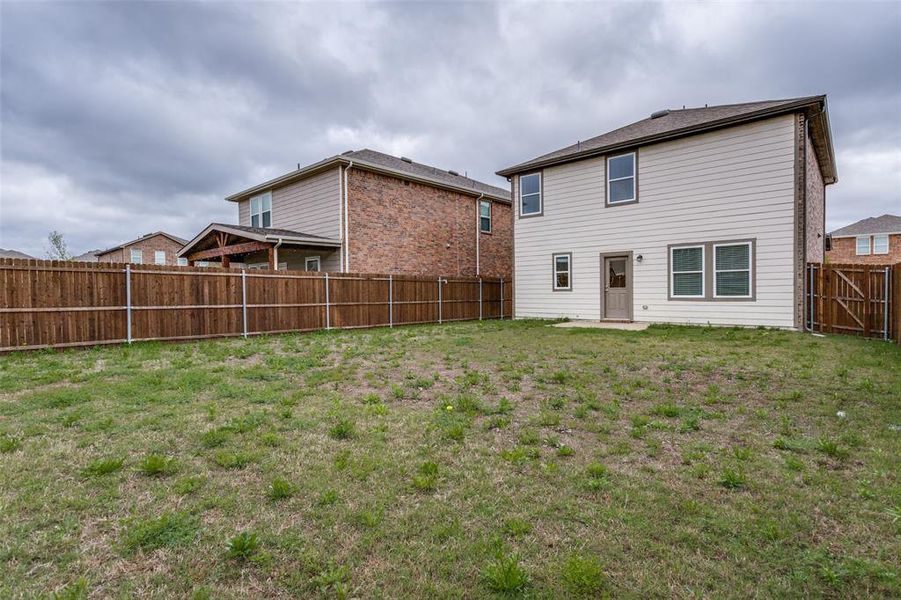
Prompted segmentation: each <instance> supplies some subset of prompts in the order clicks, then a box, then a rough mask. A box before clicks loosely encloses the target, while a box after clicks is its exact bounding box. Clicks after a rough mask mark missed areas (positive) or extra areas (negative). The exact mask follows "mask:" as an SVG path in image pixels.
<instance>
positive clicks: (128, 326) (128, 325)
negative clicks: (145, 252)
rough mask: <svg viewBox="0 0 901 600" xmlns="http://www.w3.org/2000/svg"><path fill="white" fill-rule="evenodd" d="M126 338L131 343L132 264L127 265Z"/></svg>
mask: <svg viewBox="0 0 901 600" xmlns="http://www.w3.org/2000/svg"><path fill="white" fill-rule="evenodd" d="M125 319H126V323H125V338H126V340H127V341H128V343H129V344H130V343H131V263H127V264H126V265H125Z"/></svg>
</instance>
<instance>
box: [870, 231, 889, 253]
mask: <svg viewBox="0 0 901 600" xmlns="http://www.w3.org/2000/svg"><path fill="white" fill-rule="evenodd" d="M873 254H888V234H887V233H877V234H876V235H874V236H873Z"/></svg>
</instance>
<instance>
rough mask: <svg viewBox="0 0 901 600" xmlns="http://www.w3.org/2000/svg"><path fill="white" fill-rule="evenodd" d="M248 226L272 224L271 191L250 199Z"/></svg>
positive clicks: (267, 225) (269, 225)
mask: <svg viewBox="0 0 901 600" xmlns="http://www.w3.org/2000/svg"><path fill="white" fill-rule="evenodd" d="M250 226H251V227H271V226H272V193H271V192H266V193H265V194H260V195H259V196H254V197H253V198H251V199H250Z"/></svg>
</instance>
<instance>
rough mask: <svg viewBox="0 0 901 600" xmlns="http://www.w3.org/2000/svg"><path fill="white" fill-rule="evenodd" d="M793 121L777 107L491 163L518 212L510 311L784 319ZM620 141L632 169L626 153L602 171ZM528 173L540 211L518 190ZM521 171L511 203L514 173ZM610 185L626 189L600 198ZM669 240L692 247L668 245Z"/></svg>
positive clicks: (792, 286) (789, 313)
mask: <svg viewBox="0 0 901 600" xmlns="http://www.w3.org/2000/svg"><path fill="white" fill-rule="evenodd" d="M676 112H678V111H676ZM798 122H799V120H798V118H797V116H796V114H795V112H789V113H786V114H778V115H775V116H771V117H768V118H762V119H759V120H751V121H748V122H743V123H740V124H736V125H734V126H728V127H722V128H716V129H714V130H710V131H706V132H700V133H694V134H692V135H687V136H680V137H675V138H674V139H668V140H666V141H659V142H650V143H644V144H637V145H634V146H631V147H630V146H628V144H627V145H626V146H625V147H621V148H619V149H616V150H613V151H611V152H610V153H608V154H596V155H593V156H589V157H585V158H581V157H579V158H577V159H575V160H571V161H565V160H561V159H557V164H548V165H546V166H538V165H540V163H541V159H536V161H530V163H525V164H524V165H525V166H524V167H523V168H522V169H520V167H514V168H513V169H520V170H519V171H518V172H516V173H513V174H511V173H509V170H507V171H506V172H505V171H501V172H500V173H501V174H505V175H508V176H510V177H511V184H512V188H513V197H514V199H515V202H514V204H515V206H516V211H517V212H516V217H517V218H516V219H515V222H514V280H515V291H514V294H515V298H514V314H515V316H516V317H517V318H529V317H538V318H560V317H568V318H571V319H590V320H603V319H610V320H634V321H637V322H671V323H696V324H706V323H710V324H721V325H748V326H757V325H766V326H776V327H795V326H797V325H798V324H799V316H798V306H799V293H800V292H799V290H798V289H797V288H798V285H797V282H798V279H797V277H796V269H798V268H799V264H800V265H801V266H803V261H804V257H803V250H801V251H800V254H801V255H800V256H799V248H801V247H803V245H804V244H803V240H802V243H801V245H800V246H799V243H798V240H797V239H796V235H795V231H796V226H797V221H796V218H797V214H796V211H797V208H796V207H797V206H798V205H799V204H798V202H799V198H798V195H797V191H798V186H797V185H796V183H797V179H796V175H797V173H796V168H797V164H798V160H797V158H798V157H797V156H796V145H797V133H798V130H797V128H798ZM655 125H656V124H655ZM618 131H619V130H618ZM624 153H627V154H631V153H634V154H635V156H636V159H635V162H636V163H637V168H635V167H631V168H632V169H633V170H632V171H630V170H629V169H630V165H629V163H630V161H631V159H630V158H629V157H628V156H626V157H624V158H623V159H620V162H619V163H617V164H619V165H621V166H619V167H616V166H615V167H614V169H612V170H611V178H610V179H611V180H613V181H608V177H607V165H608V159H610V158H611V157H616V156H622V155H623V154H624ZM552 154H553V153H552ZM535 163H538V165H536V164H535ZM535 173H538V174H539V177H540V203H541V206H540V210H539V209H538V208H537V207H536V205H535V202H536V197H535V196H529V195H528V193H529V192H531V191H534V190H535V181H536V178H535V177H534V174H535ZM530 175H532V177H531V178H530V179H529V180H527V188H526V189H525V190H524V191H525V192H526V194H525V195H526V201H525V204H524V203H523V202H522V201H520V198H521V196H520V179H521V178H523V177H529V176H530ZM623 176H625V177H623ZM629 176H635V181H634V182H633V181H631V180H630V178H629ZM817 176H819V174H817ZM617 179H620V180H621V182H622V183H621V184H617V183H616V180H617ZM802 181H803V179H802ZM614 185H620V186H621V187H619V188H618V190H619V191H616V190H614V194H618V195H619V197H620V198H625V199H626V201H624V202H620V203H613V204H611V203H610V202H609V200H610V197H608V195H609V190H610V189H611V186H614ZM529 188H531V189H529ZM630 188H631V189H630ZM633 194H634V196H633ZM635 196H637V199H636V200H634V201H633V200H631V199H632V198H633V197H635ZM524 207H525V208H524ZM523 212H526V213H528V212H532V213H535V214H534V215H533V216H529V215H527V214H523ZM802 214H803V212H802ZM724 242H725V243H729V244H730V246H729V247H724V246H722V245H721V243H724ZM680 246H686V247H695V249H692V250H682V251H680V250H676V251H675V254H673V253H672V252H673V248H674V247H675V248H679V247H680ZM736 253H737V254H736ZM567 256H569V257H570V258H569V268H568V270H567V266H566V262H567V258H566V257H567ZM617 256H618V257H622V258H620V259H614V258H611V257H617ZM702 256H703V262H701V257H702ZM560 257H562V258H560ZM605 257H606V258H607V259H608V262H607V263H606V266H605ZM691 259H697V261H698V262H697V264H696V265H695V266H691V267H684V268H685V269H690V270H691V271H692V273H691V274H689V273H685V274H683V273H679V272H678V270H679V269H683V267H682V266H680V265H682V264H688V263H686V262H685V261H686V260H688V262H692V260H691ZM730 260H732V264H729V263H730ZM717 267H719V269H717ZM695 269H697V270H695ZM683 285H688V286H689V287H686V288H685V289H681V288H682V286H683ZM674 286H675V288H674ZM694 286H698V287H697V288H695V287H694ZM730 286H731V287H730ZM736 286H737V287H736ZM620 287H622V289H621V290H619V289H617V288H620ZM676 288H679V289H676ZM616 292H622V299H623V300H622V302H623V303H624V307H623V308H622V310H619V309H617V302H619V300H617V298H615V297H614V295H613V293H616ZM696 296H701V297H700V298H698V297H696Z"/></svg>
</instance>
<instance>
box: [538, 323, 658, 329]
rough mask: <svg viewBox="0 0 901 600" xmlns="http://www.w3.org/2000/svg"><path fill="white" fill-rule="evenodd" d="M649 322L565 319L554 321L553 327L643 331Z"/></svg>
mask: <svg viewBox="0 0 901 600" xmlns="http://www.w3.org/2000/svg"><path fill="white" fill-rule="evenodd" d="M649 325H650V323H617V322H615V321H567V322H565V323H554V325H553V327H577V328H588V329H619V330H622V331H644V330H645V329H647V328H648V326H649Z"/></svg>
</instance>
